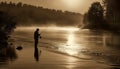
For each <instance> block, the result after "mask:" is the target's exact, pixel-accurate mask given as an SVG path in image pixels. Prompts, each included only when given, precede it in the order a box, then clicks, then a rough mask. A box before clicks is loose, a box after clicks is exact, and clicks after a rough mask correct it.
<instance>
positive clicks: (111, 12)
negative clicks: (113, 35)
mask: <svg viewBox="0 0 120 69" xmlns="http://www.w3.org/2000/svg"><path fill="white" fill-rule="evenodd" d="M103 3H104V6H105V8H106V16H105V17H106V20H107V22H108V23H109V24H110V25H111V28H112V29H116V30H117V29H120V28H119V26H120V9H119V7H120V0H103Z"/></svg>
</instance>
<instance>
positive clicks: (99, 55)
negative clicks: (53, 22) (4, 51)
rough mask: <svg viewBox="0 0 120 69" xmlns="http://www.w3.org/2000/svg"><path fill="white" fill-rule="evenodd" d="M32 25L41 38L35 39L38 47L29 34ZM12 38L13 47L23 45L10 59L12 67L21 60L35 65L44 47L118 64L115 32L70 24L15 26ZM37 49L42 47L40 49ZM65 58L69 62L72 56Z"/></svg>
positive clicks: (117, 40) (69, 54)
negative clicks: (82, 27)
mask: <svg viewBox="0 0 120 69" xmlns="http://www.w3.org/2000/svg"><path fill="white" fill-rule="evenodd" d="M36 28H39V29H40V31H39V33H40V34H41V36H42V39H40V40H39V44H38V48H37V49H34V36H33V34H34V31H35V30H36ZM12 38H13V39H14V46H15V48H16V47H17V46H22V47H23V50H21V51H18V50H17V51H16V54H17V55H18V58H17V60H16V61H15V62H14V64H15V65H13V64H10V65H12V66H13V68H14V67H20V66H24V64H29V65H31V66H32V67H34V66H36V62H35V61H37V62H39V63H40V62H42V60H41V59H42V58H41V55H42V56H43V55H44V54H43V52H44V49H46V50H48V51H50V52H54V53H56V54H62V55H66V56H70V57H75V58H78V59H80V60H81V59H82V60H85V61H87V62H89V61H92V60H93V61H96V62H98V63H99V64H105V65H110V66H111V67H115V68H116V67H119V66H117V65H119V64H120V59H119V58H120V55H119V52H120V51H119V49H120V47H119V45H120V43H119V41H120V36H119V34H112V33H110V32H103V31H102V32H101V31H90V30H88V29H79V28H74V27H68V28H65V27H18V28H17V29H16V30H15V31H14V33H13V34H12ZM41 49H43V50H42V51H40V50H41ZM33 54H34V55H33ZM33 59H34V60H33ZM66 61H69V62H72V61H74V59H71V60H69V59H68V60H66ZM39 63H37V65H38V64H39ZM18 64H22V65H18ZM67 66H69V65H67ZM73 66H74V65H73ZM26 67H27V66H26ZM38 67H39V66H38ZM23 68H24V67H23ZM103 68H104V67H103ZM31 69H32V68H31ZM86 69H88V68H86ZM108 69H109V68H108Z"/></svg>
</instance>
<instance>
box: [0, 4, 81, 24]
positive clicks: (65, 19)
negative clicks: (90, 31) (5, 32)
mask: <svg viewBox="0 0 120 69" xmlns="http://www.w3.org/2000/svg"><path fill="white" fill-rule="evenodd" d="M0 11H3V12H7V13H8V14H10V15H12V16H15V17H16V20H17V21H18V25H25V26H29V25H46V24H56V25H58V26H67V25H68V26H76V25H78V24H79V23H80V22H81V21H82V15H81V14H80V13H74V12H69V11H61V10H54V9H48V8H43V7H36V6H33V5H28V4H23V3H21V2H19V3H17V4H16V3H12V2H9V3H7V2H1V3H0Z"/></svg>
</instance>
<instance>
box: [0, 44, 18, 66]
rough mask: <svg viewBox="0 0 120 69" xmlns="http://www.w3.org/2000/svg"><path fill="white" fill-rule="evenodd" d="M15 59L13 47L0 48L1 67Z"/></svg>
mask: <svg viewBox="0 0 120 69" xmlns="http://www.w3.org/2000/svg"><path fill="white" fill-rule="evenodd" d="M15 59H17V54H16V51H15V48H14V46H6V47H4V48H0V65H3V64H4V63H7V62H9V61H14V60H15ZM2 63H3V64H2Z"/></svg>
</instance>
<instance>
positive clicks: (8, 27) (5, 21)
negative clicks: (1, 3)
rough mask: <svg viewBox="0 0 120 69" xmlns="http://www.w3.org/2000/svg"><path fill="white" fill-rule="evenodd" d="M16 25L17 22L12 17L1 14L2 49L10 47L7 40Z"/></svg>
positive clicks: (0, 40)
mask: <svg viewBox="0 0 120 69" xmlns="http://www.w3.org/2000/svg"><path fill="white" fill-rule="evenodd" d="M15 25H16V22H15V21H14V19H13V17H12V16H9V15H8V14H7V13H5V12H0V48H2V47H6V46H8V42H7V40H8V38H9V35H10V34H11V32H12V31H13V29H14V28H15Z"/></svg>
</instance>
